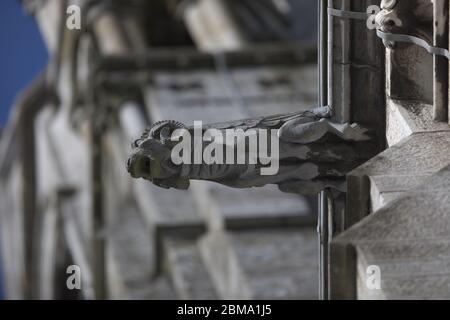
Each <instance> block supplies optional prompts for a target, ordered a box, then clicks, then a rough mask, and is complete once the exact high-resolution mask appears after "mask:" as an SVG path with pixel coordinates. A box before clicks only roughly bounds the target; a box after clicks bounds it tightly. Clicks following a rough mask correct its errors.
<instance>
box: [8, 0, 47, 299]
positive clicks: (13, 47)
mask: <svg viewBox="0 0 450 320" xmlns="http://www.w3.org/2000/svg"><path fill="white" fill-rule="evenodd" d="M47 59H48V55H47V51H46V49H45V46H44V43H43V41H42V38H41V36H40V33H39V30H38V28H37V25H36V23H35V22H34V20H33V18H32V17H30V16H28V15H26V14H25V12H24V11H23V9H22V7H21V5H20V2H19V1H18V0H1V1H0V128H1V127H3V126H4V125H5V124H6V122H7V121H8V115H9V111H10V109H11V106H12V104H13V101H14V99H15V97H16V95H17V94H18V93H19V92H20V91H21V90H22V89H23V88H25V87H26V86H27V84H29V83H30V82H31V81H32V80H33V79H34V78H35V77H36V76H37V75H38V74H39V72H40V71H41V70H43V68H44V67H45V65H46V64H47ZM0 254H1V253H0ZM1 260H2V257H1V256H0V299H2V298H3V297H4V295H3V294H4V292H3V289H4V288H3V285H4V283H3V281H2V265H1Z"/></svg>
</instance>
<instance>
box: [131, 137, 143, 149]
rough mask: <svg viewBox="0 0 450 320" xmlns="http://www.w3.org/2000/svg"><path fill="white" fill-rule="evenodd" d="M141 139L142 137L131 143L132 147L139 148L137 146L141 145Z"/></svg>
mask: <svg viewBox="0 0 450 320" xmlns="http://www.w3.org/2000/svg"><path fill="white" fill-rule="evenodd" d="M139 141H141V139H137V140H135V141H134V142H133V143H132V144H131V147H132V148H137V147H139Z"/></svg>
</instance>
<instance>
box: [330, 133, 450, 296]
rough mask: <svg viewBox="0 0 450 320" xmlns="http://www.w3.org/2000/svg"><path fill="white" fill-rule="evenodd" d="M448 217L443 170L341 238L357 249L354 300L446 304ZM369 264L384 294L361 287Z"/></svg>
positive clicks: (449, 177) (449, 176) (449, 174)
mask: <svg viewBox="0 0 450 320" xmlns="http://www.w3.org/2000/svg"><path fill="white" fill-rule="evenodd" d="M436 143H439V142H438V141H436ZM423 146H426V144H424V145H423ZM430 167H431V168H432V166H431V165H430ZM449 212H450V166H447V167H446V168H444V169H443V170H441V171H439V172H438V173H436V174H434V175H432V176H431V177H429V178H427V179H425V180H424V181H423V183H421V184H420V185H419V186H417V187H415V188H413V189H412V190H410V191H407V192H405V193H404V194H403V195H401V196H400V197H399V198H398V199H396V200H394V201H392V202H390V203H388V204H387V205H386V206H384V207H383V208H382V209H380V210H378V211H377V212H375V213H373V214H372V215H370V216H368V217H367V218H366V219H364V220H363V221H361V222H360V223H358V224H356V225H355V226H353V227H352V228H350V229H349V230H347V231H346V232H344V233H343V234H341V235H339V236H338V237H337V238H336V239H335V240H334V242H335V243H348V244H351V245H352V246H354V247H355V248H356V249H357V261H355V263H357V264H358V268H357V269H358V275H359V276H358V277H359V280H358V281H359V282H358V283H359V284H358V290H359V292H358V298H362V299H363V298H380V297H382V296H383V297H385V298H387V299H431V298H437V299H448V298H449V297H450V290H449V288H450V256H449V253H448V249H449V246H450V215H449ZM369 265H377V266H379V267H380V269H381V280H382V282H381V291H382V292H373V291H372V290H369V291H368V290H367V288H364V287H362V286H363V284H364V283H365V279H364V277H365V273H364V271H365V268H366V267H367V266H369ZM336 267H337V266H336Z"/></svg>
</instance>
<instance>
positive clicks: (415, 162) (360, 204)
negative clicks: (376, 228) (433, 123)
mask: <svg viewBox="0 0 450 320" xmlns="http://www.w3.org/2000/svg"><path fill="white" fill-rule="evenodd" d="M449 154H450V132H449V131H436V132H422V133H414V134H412V135H411V136H409V137H408V138H406V139H404V140H403V141H402V142H400V143H398V144H396V145H394V146H392V147H390V148H389V149H387V150H386V151H384V152H382V153H380V154H379V155H377V156H376V157H374V158H373V159H371V160H369V161H368V162H366V163H365V164H363V165H361V166H360V167H358V168H356V169H355V170H353V171H352V172H350V173H349V174H348V176H347V177H348V178H347V181H348V188H349V190H350V193H349V196H348V198H347V202H348V204H347V206H348V207H347V214H348V215H349V217H352V218H351V219H352V220H353V221H355V222H357V221H359V220H360V219H361V218H363V217H364V216H365V215H367V214H368V213H369V212H370V210H371V209H375V210H376V209H379V208H381V207H382V206H383V205H385V204H386V203H387V202H389V201H391V200H393V199H394V198H395V197H396V196H399V195H401V194H402V193H404V192H405V191H406V190H409V189H411V188H413V187H416V186H417V185H419V184H420V183H421V182H422V181H423V179H424V178H426V177H429V176H430V175H432V174H434V173H436V172H438V171H439V170H440V169H442V168H444V167H445V166H446V165H448V164H450V157H449ZM356 217H357V218H356Z"/></svg>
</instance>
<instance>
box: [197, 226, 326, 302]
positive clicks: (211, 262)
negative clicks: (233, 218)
mask: <svg viewBox="0 0 450 320" xmlns="http://www.w3.org/2000/svg"><path fill="white" fill-rule="evenodd" d="M201 252H202V257H203V259H204V261H205V264H206V265H207V267H208V270H209V272H210V274H211V278H212V280H213V283H214V286H215V288H216V290H217V292H218V294H219V297H220V298H225V299H317V297H318V296H317V294H318V273H317V270H318V265H317V263H318V260H317V258H316V257H317V237H316V233H315V230H313V229H298V230H290V231H286V230H284V231H262V230H260V231H246V232H227V233H221V232H215V233H210V234H209V235H208V236H206V237H205V238H203V239H202V240H201Z"/></svg>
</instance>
